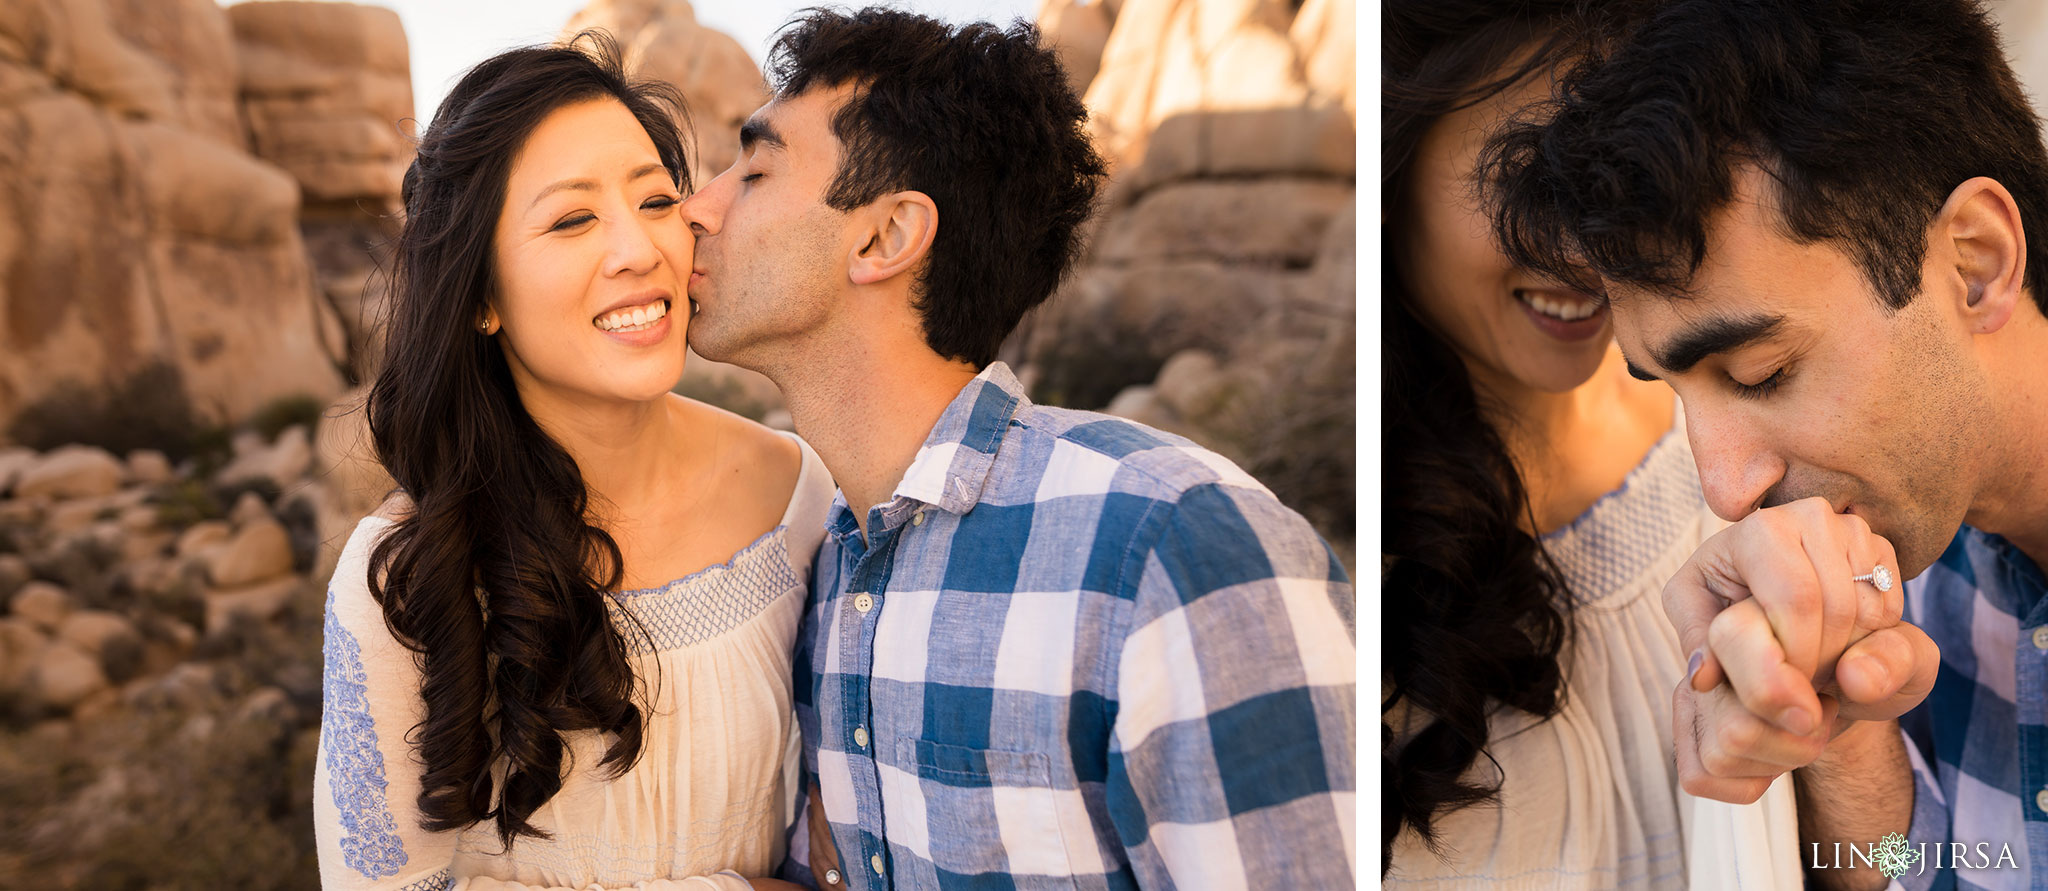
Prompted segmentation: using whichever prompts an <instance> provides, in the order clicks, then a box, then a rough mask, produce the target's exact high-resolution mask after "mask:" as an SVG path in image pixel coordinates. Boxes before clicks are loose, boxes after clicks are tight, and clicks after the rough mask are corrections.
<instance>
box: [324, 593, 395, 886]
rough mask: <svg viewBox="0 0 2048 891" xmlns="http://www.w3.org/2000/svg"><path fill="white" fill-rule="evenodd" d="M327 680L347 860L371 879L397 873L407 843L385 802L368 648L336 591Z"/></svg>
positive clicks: (328, 759)
mask: <svg viewBox="0 0 2048 891" xmlns="http://www.w3.org/2000/svg"><path fill="white" fill-rule="evenodd" d="M325 632H326V645H325V647H324V650H323V652H324V654H325V663H326V669H325V676H324V677H323V678H322V682H321V711H320V715H321V717H320V750H321V753H322V759H323V760H324V761H325V763H326V765H327V776H328V788H329V790H330V792H331V794H332V795H333V796H334V809H335V811H336V812H337V813H339V814H340V815H341V827H342V837H341V858H342V862H343V863H345V864H347V865H348V867H349V868H350V869H353V870H355V871H356V872H359V873H362V874H363V876H364V877H365V878H372V879H381V878H383V877H385V876H390V875H396V874H397V873H398V868H399V867H401V866H404V865H405V844H404V843H403V842H401V841H399V838H398V829H397V827H396V826H395V825H394V824H393V822H392V819H391V808H390V807H389V806H388V805H387V804H386V802H385V800H384V789H385V786H387V785H389V784H388V783H386V782H385V780H384V754H383V753H382V752H379V751H377V722H376V720H375V719H374V718H372V717H371V716H370V699H369V687H368V678H366V677H365V676H364V674H363V648H362V645H361V644H359V643H357V642H356V638H355V635H353V634H350V633H349V632H348V629H347V628H344V627H342V625H341V622H340V621H339V620H337V619H336V618H335V615H334V591H333V590H332V589H329V590H328V592H327V620H326V628H325Z"/></svg>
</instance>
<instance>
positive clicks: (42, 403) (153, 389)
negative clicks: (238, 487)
mask: <svg viewBox="0 0 2048 891" xmlns="http://www.w3.org/2000/svg"><path fill="white" fill-rule="evenodd" d="M193 419H194V414H193V411H192V402H191V400H190V399H189V398H188V397H187V396H186V395H185V382H184V378H183V377H182V376H181V375H180V374H179V373H178V369H177V368H176V367H174V366H172V365H170V364H168V363H164V362H156V363H152V364H150V365H148V366H146V367H144V368H143V369H142V370H141V371H138V372H136V373H135V374H134V376H132V377H130V378H128V379H127V380H125V381H122V382H120V383H118V384H115V385H113V386H111V387H106V388H100V389H94V388H90V387H87V386H85V385H83V384H78V383H68V384H64V385H60V386H59V387H57V388H56V389H55V390H52V391H51V392H49V393H48V394H45V395H44V396H43V398H41V399H38V400H36V401H35V402H32V403H30V404H29V405H28V406H26V407H24V408H23V409H22V410H21V413H20V414H18V415H16V416H15V418H14V421H13V423H12V424H10V425H9V426H8V429H7V434H8V436H9V438H11V439H13V440H14V441H15V442H17V443H20V444H22V445H25V446H28V447H30V448H33V449H37V450H39V451H47V450H49V449H53V448H56V447H58V446H61V445H67V444H70V443H84V444H86V445H96V446H99V447H100V448H103V449H106V450H107V451H110V452H113V453H114V454H116V455H125V454H127V453H129V452H132V451H134V450H136V449H157V450H160V451H162V452H163V453H164V454H166V455H169V456H170V457H171V460H173V461H177V460H181V459H183V458H185V457H188V456H189V455H191V454H192V450H193V445H194V439H195V436H196V434H197V433H198V431H199V425H198V424H197V423H196V422H195V421H194V420H193Z"/></svg>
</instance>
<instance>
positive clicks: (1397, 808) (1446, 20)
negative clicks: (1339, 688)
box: [1380, 0, 1577, 873]
mask: <svg viewBox="0 0 2048 891" xmlns="http://www.w3.org/2000/svg"><path fill="white" fill-rule="evenodd" d="M1576 7H1577V4H1576V3H1574V2H1569V0H1552V2H1516V3H1501V2H1498V0H1493V2H1485V0H1389V2H1388V3H1387V4H1386V6H1385V7H1383V9H1384V13H1383V15H1384V17H1383V19H1382V26H1383V27H1382V32H1381V33H1382V39H1383V41H1384V45H1383V50H1384V52H1383V55H1382V66H1383V67H1382V71H1381V77H1382V81H1381V82H1382V85H1383V94H1382V96H1381V106H1380V122H1381V134H1382V135H1381V139H1382V143H1381V149H1382V155H1381V156H1382V159H1383V160H1382V167H1381V170H1380V181H1381V194H1382V196H1383V198H1382V201H1383V204H1382V208H1381V210H1382V214H1383V219H1384V220H1385V221H1386V222H1385V223H1384V224H1383V225H1382V226H1381V227H1380V242H1381V257H1382V258H1383V260H1382V264H1381V268H1382V272H1381V287H1382V289H1383V291H1382V293H1383V295H1384V300H1383V302H1382V313H1383V319H1382V321H1383V326H1382V333H1381V346H1382V347H1383V349H1384V351H1385V352H1384V358H1383V362H1384V365H1383V374H1384V380H1383V383H1382V387H1383V389H1382V393H1381V396H1382V399H1383V404H1384V411H1385V414H1384V421H1385V428H1384V435H1383V439H1382V442H1383V443H1384V445H1385V452H1384V453H1383V460H1384V462H1385V465H1384V467H1383V469H1382V474H1383V476H1382V479H1383V480H1384V481H1385V486H1386V490H1385V491H1386V496H1385V497H1386V500H1385V511H1386V514H1385V517H1384V524H1383V528H1384V530H1385V533H1384V534H1385V545H1384V546H1385V554H1384V564H1383V565H1384V566H1385V569H1384V571H1383V581H1384V591H1385V596H1384V601H1383V607H1382V609H1383V613H1382V616H1383V621H1384V625H1383V631H1382V643H1383V644H1384V646H1385V659H1384V662H1383V663H1382V664H1383V665H1384V666H1385V669H1384V675H1383V691H1384V692H1383V694H1382V698H1381V700H1380V714H1381V717H1382V722H1381V725H1380V732H1381V746H1382V747H1381V755H1380V757H1381V763H1382V773H1381V776H1382V780H1381V790H1380V795H1381V809H1382V810H1381V813H1382V823H1381V831H1382V834H1383V839H1382V841H1383V842H1384V845H1383V847H1382V849H1381V850H1382V855H1381V861H1380V870H1381V872H1382V873H1384V872H1385V871H1386V870H1387V868H1388V867H1389V866H1390V865H1391V862H1392V856H1393V854H1392V852H1393V843H1394V839H1395V837H1396V836H1398V835H1399V834H1400V832H1401V829H1402V827H1404V826H1406V827H1410V828H1412V829H1414V830H1415V832H1416V833H1417V834H1419V835H1420V836H1421V837H1422V839H1423V840H1424V841H1425V842H1426V843H1428V845H1429V846H1430V848H1431V849H1432V850H1434V851H1437V852H1438V853H1439V854H1441V853H1442V851H1443V849H1442V847H1441V844H1440V839H1439V838H1438V836H1437V833H1436V831H1435V825H1434V821H1435V820H1436V819H1437V818H1439V817H1441V816H1443V815H1444V814H1447V813H1449V812H1451V811H1454V810H1456V809H1458V808H1461V807H1467V806H1470V805H1474V804H1478V803H1481V802H1486V801H1491V800H1494V799H1495V797H1496V796H1497V795H1498V794H1499V792H1500V784H1499V781H1498V779H1497V778H1496V779H1495V780H1494V781H1493V782H1490V783H1488V782H1479V783H1473V782H1467V781H1466V780H1465V779H1464V775H1465V773H1466V771H1467V770H1468V769H1470V768H1471V766H1472V765H1473V764H1474V763H1475V762H1476V761H1477V760H1478V758H1479V757H1480V756H1481V755H1484V754H1485V752H1486V745H1487V740H1488V732H1487V716H1488V715H1489V714H1490V713H1491V712H1492V711H1493V710H1494V709H1496V708H1498V707H1501V706H1509V707H1513V708H1517V709H1521V710H1522V711H1525V712H1528V713H1530V714H1533V715H1537V716H1539V717H1549V716H1551V715H1554V714H1556V713H1557V710H1558V708H1559V706H1560V704H1561V703H1560V688H1561V684H1562V681H1563V674H1562V669H1561V668H1560V665H1559V655H1560V654H1561V653H1562V652H1563V650H1564V648H1565V646H1566V644H1567V642H1568V640H1569V639H1570V629H1571V623H1570V621H1569V618H1568V615H1567V610H1569V608H1570V605H1569V601H1568V592H1567V590H1566V588H1565V584H1564V580H1563V578H1562V577H1561V576H1560V574H1559V573H1558V572H1557V570H1556V568H1555V567H1554V566H1552V565H1551V563H1550V562H1549V559H1548V557H1547V556H1546V555H1545V554H1544V551H1543V546H1542V544H1541V542H1539V541H1538V540H1537V539H1536V538H1535V537H1534V536H1533V535H1531V534H1530V532H1529V531H1527V529H1526V528H1525V527H1524V525H1523V524H1524V523H1525V522H1529V518H1530V516H1531V511H1530V504H1529V495H1528V491H1527V490H1526V489H1525V488H1524V486H1523V482H1522V476H1521V473H1520V472H1519V471H1518V470H1517V469H1516V467H1515V464H1514V461H1513V460H1512V459H1511V458H1510V457H1509V455H1508V451H1507V448H1506V445H1505V444H1504V442H1503V439H1502V436H1501V433H1500V431H1498V430H1496V429H1495V428H1494V426H1493V425H1492V424H1491V423H1489V421H1488V420H1487V414H1486V412H1485V411H1484V410H1483V409H1482V404H1481V398H1482V397H1481V395H1480V394H1479V393H1478V392H1477V391H1475V390H1474V389H1473V386H1472V380H1471V378H1470V376H1469V375H1468V374H1467V373H1466V370H1465V364H1464V362H1463V361H1461V360H1460V359H1459V357H1458V354H1457V352H1456V351H1455V350H1454V349H1453V348H1452V347H1451V345H1450V344H1449V343H1447V342H1445V340H1444V339H1443V337H1441V336H1440V335H1439V334H1437V333H1436V332H1435V331H1433V330H1431V329H1430V327H1429V326H1428V325H1426V324H1424V323H1423V321H1422V319H1423V316H1422V314H1421V313H1420V312H1419V310H1418V309H1417V307H1416V306H1415V305H1414V304H1415V299H1416V298H1415V292H1414V289H1413V288H1412V287H1411V286H1410V284H1409V276H1410V275H1411V274H1413V272H1412V271H1411V270H1407V269H1404V268H1402V260H1403V259H1404V254H1403V252H1402V251H1400V250H1399V249H1398V247H1399V243H1398V241H1397V240H1396V239H1395V238H1394V237H1393V236H1394V235H1395V234H1397V232H1398V231H1399V230H1400V229H1401V228H1402V227H1404V226H1408V225H1410V224H1411V223H1410V221H1412V220H1413V219H1414V207H1415V204H1414V202H1415V200H1416V199H1415V197H1414V196H1413V195H1412V194H1411V192H1410V190H1411V189H1412V183H1411V182H1410V181H1409V179H1410V168H1411V165H1412V163H1413V161H1414V159H1415V154H1416V152H1417V150H1418V147H1419V146H1420V144H1421V143H1422V140H1423V137H1424V136H1425V135H1426V134H1428V132H1429V130H1430V128H1431V127H1432V126H1434V125H1435V124H1436V122H1437V121H1439V120H1441V119H1442V118H1443V117H1444V116H1445V115H1448V114H1450V113H1452V112H1455V111H1458V110H1460V109H1463V108H1468V107H1470V106H1472V105H1474V104H1477V103H1479V102H1481V101H1484V100H1486V99H1488V98H1491V97H1493V96H1495V95H1497V94H1498V93H1500V92H1501V91H1503V90H1505V89H1507V88H1508V87H1510V86H1513V85H1514V84H1516V83H1518V82H1520V81H1522V80H1523V79H1525V78H1527V77H1529V76H1540V75H1539V72H1541V71H1542V70H1544V69H1546V68H1548V67H1549V66H1551V65H1553V64H1554V63H1555V62H1556V61H1557V59H1558V58H1559V55H1560V54H1561V53H1563V52H1565V51H1567V49H1568V47H1569V43H1570V40H1569V34H1570V33H1571V32H1572V29H1571V28H1569V27H1568V16H1569V15H1570V14H1571V13H1573V12H1574V11H1575V10H1576ZM1531 47H1533V51H1531ZM1525 53H1526V54H1525ZM1403 700H1406V701H1407V703H1408V707H1409V708H1410V709H1411V710H1413V711H1414V712H1415V713H1416V715H1415V718H1416V722H1417V723H1421V722H1428V723H1427V724H1426V726H1425V727H1424V729H1422V730H1421V731H1420V732H1418V733H1416V734H1415V735H1414V736H1413V737H1412V738H1410V739H1407V740H1406V741H1405V742H1403V743H1400V744H1398V745H1397V742H1399V741H1397V740H1396V739H1395V738H1394V728H1393V727H1392V726H1391V725H1390V724H1388V723H1387V719H1388V718H1389V717H1390V712H1392V710H1393V709H1394V707H1395V706H1396V705H1397V704H1399V703H1400V702H1402V701H1403ZM1488 758H1489V760H1491V756H1488ZM1497 766H1498V764H1497V762H1496V767H1497Z"/></svg>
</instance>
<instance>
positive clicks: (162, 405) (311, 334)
mask: <svg viewBox="0 0 2048 891" xmlns="http://www.w3.org/2000/svg"><path fill="white" fill-rule="evenodd" d="M7 8H8V9H9V12H8V13H7V14H5V15H4V16H0V46H5V47H11V48H12V49H9V50H7V51H4V52H0V84H4V85H5V88H4V89H0V129H4V130H5V131H6V132H7V133H8V134H9V137H8V139H7V140H6V141H5V142H6V147H5V148H4V149H0V157H4V161H0V166H4V167H5V168H6V169H7V170H8V176H7V181H8V183H9V186H10V187H9V188H8V189H6V190H0V308H4V318H5V324H0V423H6V422H10V421H13V420H17V419H19V416H21V415H23V414H24V413H30V412H31V411H33V414H34V415H35V416H36V417H37V418H39V419H41V420H42V421H43V422H45V423H46V424H48V423H51V419H53V418H54V419H57V420H58V421H61V423H57V425H56V426H58V427H61V428H63V430H65V431H69V433H68V434H67V435H65V436H64V437H63V438H65V439H69V440H71V441H79V440H81V439H90V440H92V441H100V442H113V441H115V440H121V439H122V438H124V437H127V438H131V439H132V438H133V437H135V436H136V435H137V432H136V431H143V430H151V431H174V430H178V429H186V430H189V429H190V428H191V426H192V425H193V424H194V423H195V422H200V423H227V422H232V421H234V420H236V419H239V418H241V417H244V416H246V415H247V414H249V413H251V412H253V411H254V410H255V409H257V408H258V407H260V406H262V405H264V404H266V403H268V402H270V401H273V400H275V399H277V398H279V397H282V396H287V395H294V394H309V395H312V396H314V397H315V398H323V397H325V396H327V395H331V394H332V393H333V392H335V391H336V390H337V389H338V388H339V387H338V384H339V376H338V375H337V374H336V372H335V369H334V364H333V362H334V358H333V356H332V355H331V354H332V352H333V350H331V349H330V348H329V345H328V340H329V339H331V338H330V335H329V334H328V332H327V329H329V328H332V329H334V331H333V334H335V335H338V334H339V329H338V326H337V325H336V324H335V323H334V322H333V321H332V319H331V317H330V316H331V310H327V311H325V312H326V315H323V310H322V307H323V306H324V303H320V302H316V295H314V293H313V292H312V287H311V281H310V277H309V275H308V270H307V260H306V256H305V251H304V247H303V245H302V244H301V243H300V240H299V235H298V231H297V225H296V217H297V213H298V208H299V192H298V186H297V185H296V183H294V182H293V180H292V178H291V176H290V175H289V174H287V173H285V172H284V171H283V170H280V169H278V168H276V167H274V166H272V165H270V164H267V163H265V162H263V161H260V160H258V159H257V158H255V157H254V156H252V155H250V154H249V153H248V151H247V148H246V145H245V141H244V137H243V136H242V133H243V125H242V122H241V120H240V114H239V90H238V86H237V85H238V80H239V67H238V63H237V56H236V53H235V51H234V44H233V41H232V39H231V37H230V34H231V31H230V29H229V27H228V13H227V12H226V11H225V10H223V9H221V8H220V6H218V5H217V4H215V3H212V2H208V0H165V2H160V3H143V2H136V0H20V2H18V3H13V4H9V5H8V7H7ZM53 295H55V296H57V297H61V298H62V299H53ZM123 394H129V395H127V396H124V395H123ZM22 435H23V436H24V438H26V434H22Z"/></svg>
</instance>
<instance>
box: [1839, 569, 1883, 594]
mask: <svg viewBox="0 0 2048 891" xmlns="http://www.w3.org/2000/svg"><path fill="white" fill-rule="evenodd" d="M1849 581H1852V582H1869V583H1870V586H1871V587H1873V588H1876V589H1877V590H1878V592H1879V593H1881V594H1890V593H1891V592H1892V571H1891V570H1890V569H1889V568H1886V566H1885V565H1884V564H1882V563H1879V564H1877V566H1876V567H1875V568H1873V569H1871V570H1870V574H1869V575H1859V576H1857V577H1855V578H1853V579H1850V580H1849Z"/></svg>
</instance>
